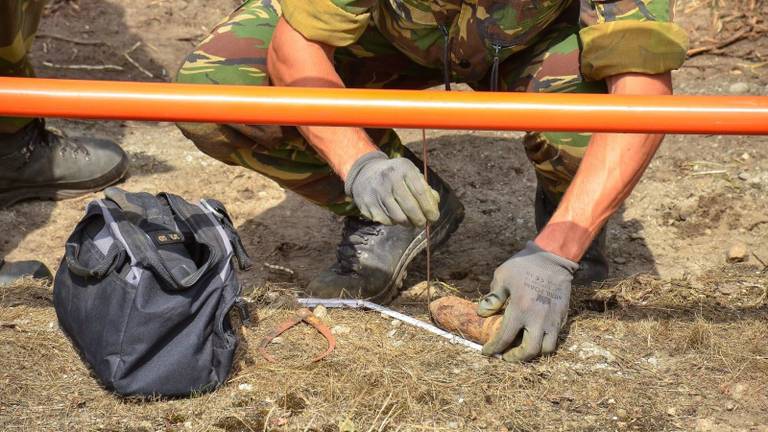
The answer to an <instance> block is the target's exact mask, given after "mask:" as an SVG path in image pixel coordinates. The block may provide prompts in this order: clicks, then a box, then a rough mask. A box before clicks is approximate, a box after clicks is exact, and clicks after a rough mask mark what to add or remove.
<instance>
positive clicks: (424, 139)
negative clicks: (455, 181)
mask: <svg viewBox="0 0 768 432" xmlns="http://www.w3.org/2000/svg"><path fill="white" fill-rule="evenodd" d="M421 154H422V156H421V159H422V161H423V162H424V182H426V183H427V185H429V176H428V174H427V172H428V167H429V159H428V158H429V155H428V154H427V130H426V129H422V130H421ZM429 231H430V226H429V221H427V227H426V231H425V233H426V234H427V313H428V314H429V319H432V310H431V309H430V308H429V304H430V303H432V241H431V238H430V232H429Z"/></svg>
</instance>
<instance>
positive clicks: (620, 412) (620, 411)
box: [616, 408, 629, 420]
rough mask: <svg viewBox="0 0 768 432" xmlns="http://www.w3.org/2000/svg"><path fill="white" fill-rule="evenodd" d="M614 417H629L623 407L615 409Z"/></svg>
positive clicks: (623, 418)
mask: <svg viewBox="0 0 768 432" xmlns="http://www.w3.org/2000/svg"><path fill="white" fill-rule="evenodd" d="M616 417H618V419H619V420H626V419H628V418H629V413H628V412H627V410H625V409H624V408H619V409H617V410H616Z"/></svg>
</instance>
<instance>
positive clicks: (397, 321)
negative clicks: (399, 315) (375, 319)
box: [389, 320, 403, 328]
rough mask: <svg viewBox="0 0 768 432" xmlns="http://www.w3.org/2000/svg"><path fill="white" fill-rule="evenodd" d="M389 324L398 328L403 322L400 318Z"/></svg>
mask: <svg viewBox="0 0 768 432" xmlns="http://www.w3.org/2000/svg"><path fill="white" fill-rule="evenodd" d="M389 325H391V326H392V327H395V328H397V327H400V326H401V325H403V322H402V321H400V320H392V322H391V323H389Z"/></svg>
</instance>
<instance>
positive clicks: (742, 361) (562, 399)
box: [0, 267, 768, 431]
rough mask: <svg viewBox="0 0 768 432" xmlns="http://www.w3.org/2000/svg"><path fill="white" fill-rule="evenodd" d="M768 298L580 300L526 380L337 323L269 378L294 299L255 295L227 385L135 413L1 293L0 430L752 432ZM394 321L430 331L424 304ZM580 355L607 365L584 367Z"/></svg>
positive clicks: (26, 298)
mask: <svg viewBox="0 0 768 432" xmlns="http://www.w3.org/2000/svg"><path fill="white" fill-rule="evenodd" d="M712 276H717V277H716V278H715V277H712ZM765 287H766V278H765V275H764V274H761V273H759V272H757V271H756V269H755V268H754V267H729V268H728V269H726V271H724V272H722V273H720V274H718V275H710V276H709V277H704V278H700V279H695V280H684V281H660V280H656V279H652V278H648V277H644V276H638V277H635V278H632V279H629V280H624V281H620V282H618V283H613V284H608V285H606V286H605V287H603V288H600V289H597V290H581V291H579V292H578V293H577V295H576V299H575V301H574V305H573V306H574V309H575V310H574V311H573V317H572V320H571V323H570V326H569V329H568V334H567V335H565V339H564V340H563V343H562V347H561V349H560V351H559V353H558V354H557V355H555V356H553V357H550V358H546V359H543V360H541V361H538V362H535V363H532V364H529V365H511V364H505V363H503V362H500V361H496V360H488V359H486V358H483V357H481V356H479V355H477V354H475V353H473V352H467V351H464V350H462V349H460V348H457V347H455V346H451V345H449V344H447V343H445V342H443V341H441V340H439V339H438V338H436V337H433V336H431V335H428V334H425V333H423V332H420V331H417V330H414V329H411V328H407V327H405V326H400V327H398V328H397V329H396V330H395V332H394V334H391V329H393V328H394V327H392V326H391V323H390V321H389V320H387V319H385V318H383V317H382V316H380V315H378V314H374V313H367V312H357V311H336V310H334V311H330V313H329V318H328V319H329V323H330V324H331V325H338V324H343V325H346V326H348V327H349V328H350V329H351V331H350V333H348V334H342V335H338V340H339V344H338V348H337V350H336V351H335V352H334V353H333V354H332V355H331V356H330V357H328V358H327V359H326V360H324V361H322V362H320V363H317V364H311V363H309V362H308V360H309V359H310V358H311V357H312V355H313V354H314V353H316V352H319V351H320V350H321V349H322V348H323V346H324V345H323V344H324V341H323V340H322V338H321V337H320V336H319V335H318V334H316V333H315V332H314V330H312V329H310V328H309V327H306V326H300V327H297V328H295V329H293V330H291V331H290V332H289V333H288V334H286V335H285V337H284V341H283V343H281V344H279V345H272V346H271V347H270V350H271V351H272V352H273V353H274V354H275V355H276V357H278V358H279V359H280V362H278V363H276V364H268V363H266V362H264V361H263V360H262V359H261V358H260V357H259V356H258V354H257V353H256V352H255V349H254V347H255V345H256V344H257V343H258V340H259V339H260V337H261V336H262V335H263V334H264V333H265V332H266V331H267V330H268V329H269V328H271V327H272V326H273V325H274V324H276V323H277V322H279V321H281V320H282V319H284V318H286V317H287V316H288V315H289V314H290V310H289V309H288V308H284V305H285V304H286V303H289V302H286V301H285V299H286V298H287V296H284V295H275V294H268V293H266V292H265V291H264V289H261V290H258V292H257V293H255V294H254V295H253V297H254V300H255V303H254V307H255V308H256V312H258V314H259V315H260V318H261V321H260V323H259V324H258V325H257V326H254V327H251V328H246V329H244V336H245V337H244V339H245V341H246V342H247V345H245V346H244V348H243V350H242V352H241V354H240V357H239V361H238V370H237V371H236V373H235V374H234V375H233V377H232V380H231V382H230V383H229V384H228V385H226V386H225V387H224V388H222V389H220V390H219V391H217V392H215V393H213V394H207V395H202V396H199V397H197V398H191V399H179V400H170V401H143V402H139V401H128V400H124V399H120V398H117V397H114V396H111V395H110V394H108V393H107V392H105V391H103V390H102V389H101V388H100V387H99V386H98V385H97V384H96V383H95V381H94V380H93V378H92V377H91V376H89V373H88V370H87V369H86V368H85V367H84V366H83V364H82V363H81V362H80V360H79V358H78V357H77V355H76V354H75V352H74V351H73V350H72V348H71V347H70V345H69V343H68V342H67V339H66V338H65V337H64V336H63V335H62V334H61V333H60V331H59V329H58V327H57V326H56V324H55V314H54V312H53V309H52V307H51V304H50V292H49V288H48V287H46V286H40V285H36V284H34V283H24V284H21V285H18V286H15V287H11V288H5V289H3V290H2V291H0V292H1V293H2V294H1V295H0V299H1V300H0V301H1V303H0V305H1V306H0V346H2V347H3V351H2V354H0V429H3V430H74V429H77V430H121V431H122V430H133V431H154V430H169V431H170V430H221V429H223V430H227V431H251V430H253V431H260V430H317V431H332V430H333V431H335V430H352V429H353V428H354V429H355V430H358V431H368V430H371V431H376V430H442V429H460V430H513V431H535V430H692V429H694V428H696V425H697V421H698V422H699V429H701V430H705V429H702V428H704V427H706V426H707V425H709V424H714V425H716V426H717V429H718V430H729V429H728V428H730V427H733V428H734V430H741V428H744V429H745V430H749V429H750V428H752V429H754V430H758V428H759V426H758V425H763V424H766V423H768V414H766V413H768V398H767V397H766V394H768V378H767V377H768V346H766V343H765V335H766V330H768V324H766V323H767V322H768V321H767V320H768V306H767V305H766V298H765ZM283 288H284V287H283ZM284 291H285V290H282V289H274V287H273V290H272V292H278V293H280V292H284ZM401 309H403V310H406V311H407V312H409V313H411V314H414V315H419V316H421V317H422V318H425V316H424V314H423V312H424V309H423V307H421V306H420V305H419V306H401ZM388 334H389V335H388ZM585 343H586V344H594V345H597V346H598V347H600V348H603V349H606V350H608V351H609V352H610V354H611V355H612V356H613V357H612V358H605V357H601V356H600V355H597V356H591V357H590V356H589V351H585V349H584V347H585V345H584V344H585ZM248 385H250V386H248ZM702 422H704V423H702ZM707 422H709V423H707ZM763 430H765V429H763Z"/></svg>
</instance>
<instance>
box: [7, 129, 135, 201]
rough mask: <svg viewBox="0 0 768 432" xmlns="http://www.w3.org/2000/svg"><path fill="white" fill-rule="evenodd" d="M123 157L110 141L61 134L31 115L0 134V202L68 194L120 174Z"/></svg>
mask: <svg viewBox="0 0 768 432" xmlns="http://www.w3.org/2000/svg"><path fill="white" fill-rule="evenodd" d="M127 170H128V158H127V157H126V155H125V153H124V152H123V150H122V149H121V148H120V147H119V146H118V145H117V144H115V143H114V142H112V141H107V140H102V139H96V138H89V137H72V138H70V137H63V136H60V135H58V134H55V133H53V132H51V131H49V130H47V129H46V128H45V122H44V121H43V120H41V119H36V120H34V121H33V122H32V123H30V124H29V125H27V126H26V127H24V128H23V129H22V130H20V131H19V132H16V133H15V134H2V135H0V208H4V207H8V206H11V205H13V204H14V203H16V202H19V201H22V200H28V199H51V200H58V199H65V198H74V197H77V196H80V195H84V194H86V193H89V192H95V191H99V190H101V189H104V188H105V187H107V186H110V185H112V184H115V183H117V182H118V181H120V180H122V179H123V178H124V177H125V175H126V172H127Z"/></svg>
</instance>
